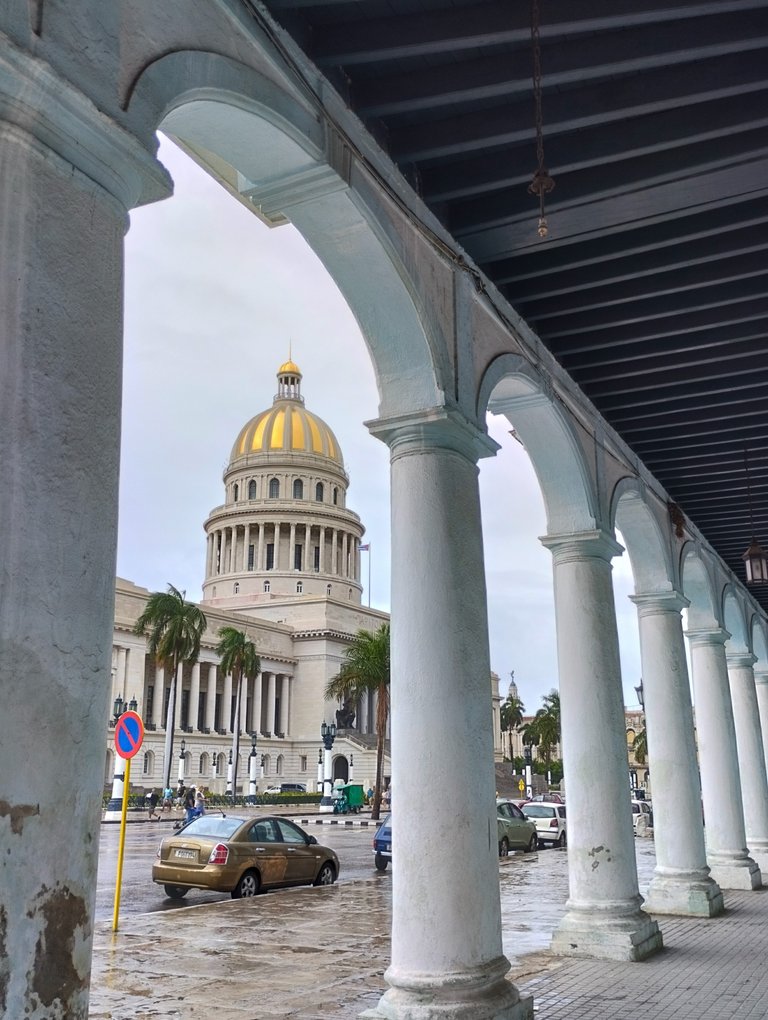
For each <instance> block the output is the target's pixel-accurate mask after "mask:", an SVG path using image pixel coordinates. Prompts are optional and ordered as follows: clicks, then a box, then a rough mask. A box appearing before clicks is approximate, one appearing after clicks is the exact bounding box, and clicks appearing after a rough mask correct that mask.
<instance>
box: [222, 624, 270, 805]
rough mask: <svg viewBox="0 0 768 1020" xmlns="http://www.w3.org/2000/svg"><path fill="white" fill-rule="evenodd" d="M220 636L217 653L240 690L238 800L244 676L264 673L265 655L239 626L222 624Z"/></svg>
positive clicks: (235, 732) (235, 744)
mask: <svg viewBox="0 0 768 1020" xmlns="http://www.w3.org/2000/svg"><path fill="white" fill-rule="evenodd" d="M219 639H220V640H219V643H218V645H217V646H216V654H217V655H218V656H219V658H220V660H221V668H222V670H223V671H224V672H225V673H231V674H232V678H233V680H234V681H235V691H236V694H235V721H234V725H233V727H232V803H233V804H234V803H235V794H236V792H237V763H238V758H239V757H240V705H241V702H242V691H243V680H255V679H256V677H257V676H258V675H259V673H261V659H260V658H259V654H258V652H257V651H256V645H255V644H254V643H253V641H251V640H250V639H249V638H248V636H247V634H245V633H244V632H243V631H242V630H238V629H237V628H236V627H222V628H221V630H220V631H219ZM225 708H226V706H225Z"/></svg>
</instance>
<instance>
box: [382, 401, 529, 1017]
mask: <svg viewBox="0 0 768 1020" xmlns="http://www.w3.org/2000/svg"><path fill="white" fill-rule="evenodd" d="M436 413H438V412H433V415H434V414H436ZM439 413H442V412H439ZM372 431H373V432H374V434H377V435H380V436H381V438H383V439H384V441H385V442H387V444H388V445H389V447H390V451H391V465H392V487H391V502H392V645H391V672H392V680H391V697H392V768H393V773H394V775H393V786H394V790H395V797H396V799H397V808H396V810H395V812H394V815H393V839H394V854H395V859H396V860H397V868H396V869H395V870H394V871H393V873H392V962H391V964H390V966H389V968H388V969H387V971H386V974H385V978H386V980H387V982H388V984H389V985H390V986H391V987H390V989H389V990H388V991H387V992H386V993H385V995H384V996H383V998H382V999H381V1000H380V1002H379V1005H378V1007H377V1009H376V1010H373V1011H369V1012H368V1013H366V1014H364V1015H365V1016H375V1017H386V1018H388V1020H393V1018H396V1020H406V1018H408V1020H410V1018H419V1020H438V1018H441V1020H442V1018H451V1020H523V1018H528V1017H532V1015H533V1014H532V1006H531V1002H530V1000H525V1001H524V1002H523V1001H521V1000H520V998H519V995H518V992H517V989H516V988H515V986H514V985H513V984H512V983H511V982H508V981H507V980H506V979H505V975H506V973H507V971H508V969H509V963H508V961H507V960H506V958H505V957H504V954H503V951H502V945H501V912H500V905H499V879H498V873H499V863H498V845H497V835H496V802H495V777H494V772H493V731H492V719H491V699H490V697H489V676H490V663H489V653H488V623H487V616H486V594H485V576H484V568H483V543H482V529H481V522H480V502H479V495H478V484H477V475H478V471H477V463H476V461H477V458H478V456H480V455H487V453H488V452H489V448H490V443H489V441H488V440H487V438H486V437H484V436H482V435H481V433H479V432H478V431H476V430H475V429H474V428H473V427H472V426H470V425H469V424H468V423H466V422H465V421H464V420H463V419H460V418H459V417H458V415H456V416H455V417H454V416H453V415H451V417H449V416H448V414H445V416H444V417H441V418H440V419H435V418H434V417H433V418H432V420H429V419H428V418H427V416H425V417H424V419H414V420H413V421H412V423H408V424H398V425H393V426H392V427H391V428H390V427H389V426H388V424H387V423H386V422H379V423H376V424H375V425H374V426H373V427H372ZM494 448H495V447H494ZM414 578H418V583H417V584H415V583H414ZM425 591H428V592H429V598H424V597H423V593H424V592H425ZM447 748H450V753H448V754H446V749H447ZM436 790H449V791H450V801H451V813H452V814H453V815H454V817H456V818H460V819H461V824H460V825H455V826H452V830H451V852H450V853H448V854H447V853H445V848H444V847H443V846H441V845H440V842H441V841H440V840H434V839H431V838H429V836H428V835H427V834H428V833H430V832H435V831H438V830H439V829H440V828H441V827H442V826H443V825H444V822H445V804H444V798H442V797H439V796H435V791H436ZM398 791H399V793H398ZM459 860H460V861H461V862H462V863H461V869H460V870H461V875H460V877H459V876H458V874H457V871H456V861H459Z"/></svg>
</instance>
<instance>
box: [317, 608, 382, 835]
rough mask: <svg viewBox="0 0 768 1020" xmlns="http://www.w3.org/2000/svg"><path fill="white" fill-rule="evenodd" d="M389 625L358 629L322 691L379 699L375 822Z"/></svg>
mask: <svg viewBox="0 0 768 1020" xmlns="http://www.w3.org/2000/svg"><path fill="white" fill-rule="evenodd" d="M389 680H390V674H389V624H388V623H383V624H382V625H381V627H379V629H378V630H377V631H374V632H371V631H368V630H359V631H358V632H357V635H356V636H355V637H354V638H353V640H352V643H351V645H350V646H349V648H347V649H346V651H345V652H344V662H343V663H342V666H341V669H340V670H339V672H338V673H337V674H336V676H334V677H331V679H330V680H329V681H328V683H327V685H326V688H325V697H326V698H327V699H328V700H338V701H341V702H343V701H344V700H346V699H347V698H349V699H351V700H352V701H357V700H358V699H359V698H360V697H361V696H362V695H363V694H365V693H366V692H367V693H369V694H372V693H375V694H376V695H377V696H378V701H377V706H376V785H375V787H374V792H373V807H372V808H371V818H373V819H377V818H378V817H379V812H380V809H381V794H382V789H381V786H382V771H383V764H384V740H385V738H386V733H387V722H388V721H389Z"/></svg>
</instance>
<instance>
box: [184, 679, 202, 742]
mask: <svg viewBox="0 0 768 1020" xmlns="http://www.w3.org/2000/svg"><path fill="white" fill-rule="evenodd" d="M199 702H200V663H199V662H195V663H193V665H192V679H191V681H190V687H189V717H188V720H187V722H188V725H189V726H191V727H192V731H193V732H194V733H197V708H198V704H199Z"/></svg>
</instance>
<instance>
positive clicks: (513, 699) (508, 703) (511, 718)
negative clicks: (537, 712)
mask: <svg viewBox="0 0 768 1020" xmlns="http://www.w3.org/2000/svg"><path fill="white" fill-rule="evenodd" d="M524 712H525V705H524V704H523V703H522V701H521V700H520V698H518V697H517V696H516V695H514V694H508V695H507V697H506V699H505V700H504V701H502V703H501V712H500V716H501V731H502V733H506V734H507V738H508V740H509V760H510V761H512V758H513V755H512V733H513V732H514V731H515V730H518V729H520V726H521V725H522V723H523V713H524Z"/></svg>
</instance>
